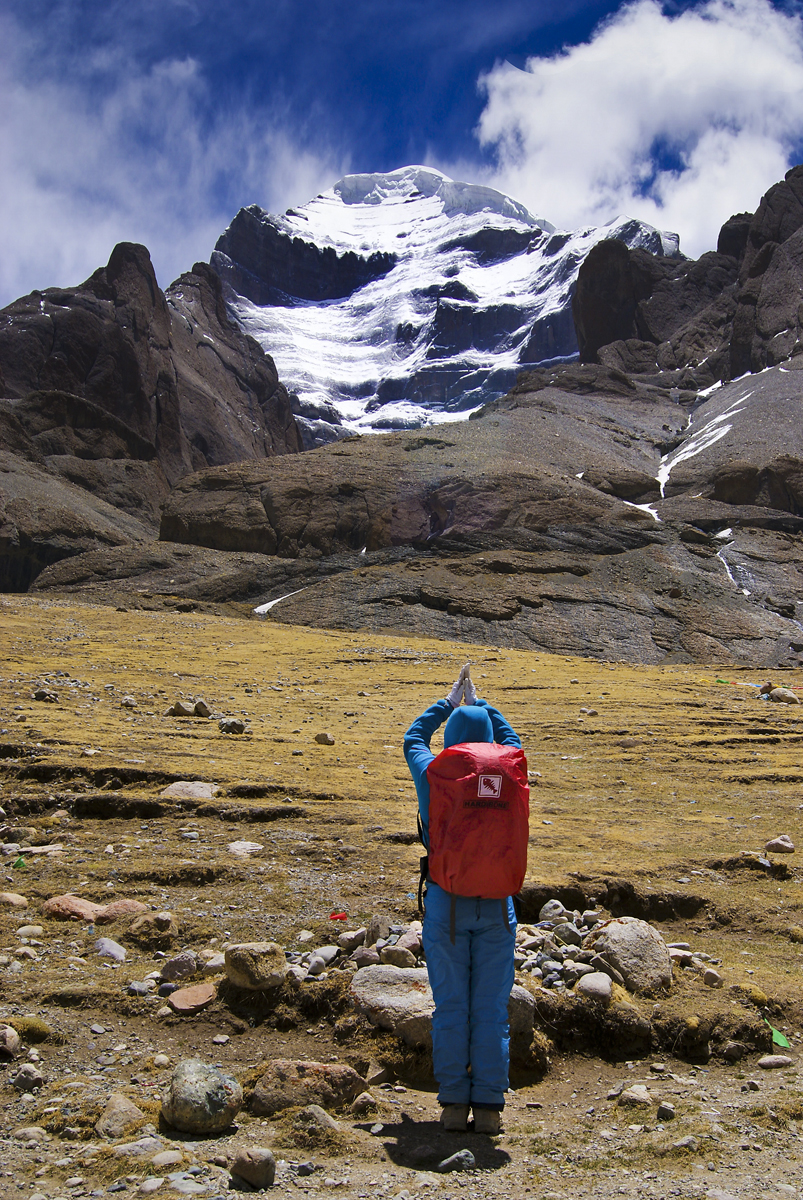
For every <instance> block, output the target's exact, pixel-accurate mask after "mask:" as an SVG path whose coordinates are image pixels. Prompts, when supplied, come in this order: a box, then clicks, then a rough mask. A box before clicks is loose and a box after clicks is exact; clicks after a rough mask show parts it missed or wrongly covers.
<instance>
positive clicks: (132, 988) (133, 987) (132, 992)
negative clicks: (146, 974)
mask: <svg viewBox="0 0 803 1200" xmlns="http://www.w3.org/2000/svg"><path fill="white" fill-rule="evenodd" d="M153 990H154V982H153V980H152V979H132V980H131V982H130V983H129V985H128V994H129V996H150V994H151V992H152V991H153Z"/></svg>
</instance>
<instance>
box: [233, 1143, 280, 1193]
mask: <svg viewBox="0 0 803 1200" xmlns="http://www.w3.org/2000/svg"><path fill="white" fill-rule="evenodd" d="M231 1173H232V1175H233V1176H235V1177H237V1178H238V1179H244V1180H245V1182H246V1183H250V1185H251V1187H253V1188H256V1189H257V1191H260V1192H261V1191H263V1190H264V1189H265V1188H269V1187H273V1180H274V1179H275V1177H276V1159H275V1158H274V1157H273V1153H272V1152H271V1151H270V1150H268V1149H267V1147H265V1146H243V1147H241V1148H240V1149H238V1150H237V1151H235V1154H234V1158H233V1159H232V1163H231Z"/></svg>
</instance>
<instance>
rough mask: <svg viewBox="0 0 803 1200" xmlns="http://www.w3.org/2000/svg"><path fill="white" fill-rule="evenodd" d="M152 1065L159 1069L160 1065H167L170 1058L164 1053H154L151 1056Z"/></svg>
mask: <svg viewBox="0 0 803 1200" xmlns="http://www.w3.org/2000/svg"><path fill="white" fill-rule="evenodd" d="M153 1065H154V1066H155V1067H159V1068H160V1069H161V1068H162V1067H169V1066H170V1059H169V1057H168V1056H167V1055H166V1054H155V1055H154V1056H153Z"/></svg>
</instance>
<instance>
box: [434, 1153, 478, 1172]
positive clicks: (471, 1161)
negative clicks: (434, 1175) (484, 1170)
mask: <svg viewBox="0 0 803 1200" xmlns="http://www.w3.org/2000/svg"><path fill="white" fill-rule="evenodd" d="M476 1165H477V1161H476V1159H475V1158H474V1155H473V1154H472V1153H471V1151H470V1150H458V1151H457V1153H456V1154H450V1155H449V1157H448V1158H444V1159H442V1160H441V1161H440V1162H439V1163H438V1165H437V1167H436V1168H435V1170H436V1171H440V1173H441V1174H442V1175H448V1174H449V1173H450V1172H451V1171H473V1170H474V1168H475V1166H476Z"/></svg>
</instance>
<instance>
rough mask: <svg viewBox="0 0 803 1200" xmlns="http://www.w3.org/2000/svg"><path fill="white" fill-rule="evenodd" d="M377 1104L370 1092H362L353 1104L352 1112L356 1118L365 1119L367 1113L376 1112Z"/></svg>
mask: <svg viewBox="0 0 803 1200" xmlns="http://www.w3.org/2000/svg"><path fill="white" fill-rule="evenodd" d="M377 1107H378V1105H377V1102H376V1100H375V1099H374V1097H373V1096H372V1095H371V1093H370V1092H360V1094H359V1096H356V1097H355V1098H354V1100H353V1101H352V1104H351V1111H352V1112H353V1114H354V1116H355V1117H364V1116H365V1115H366V1113H372V1112H376V1110H377Z"/></svg>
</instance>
